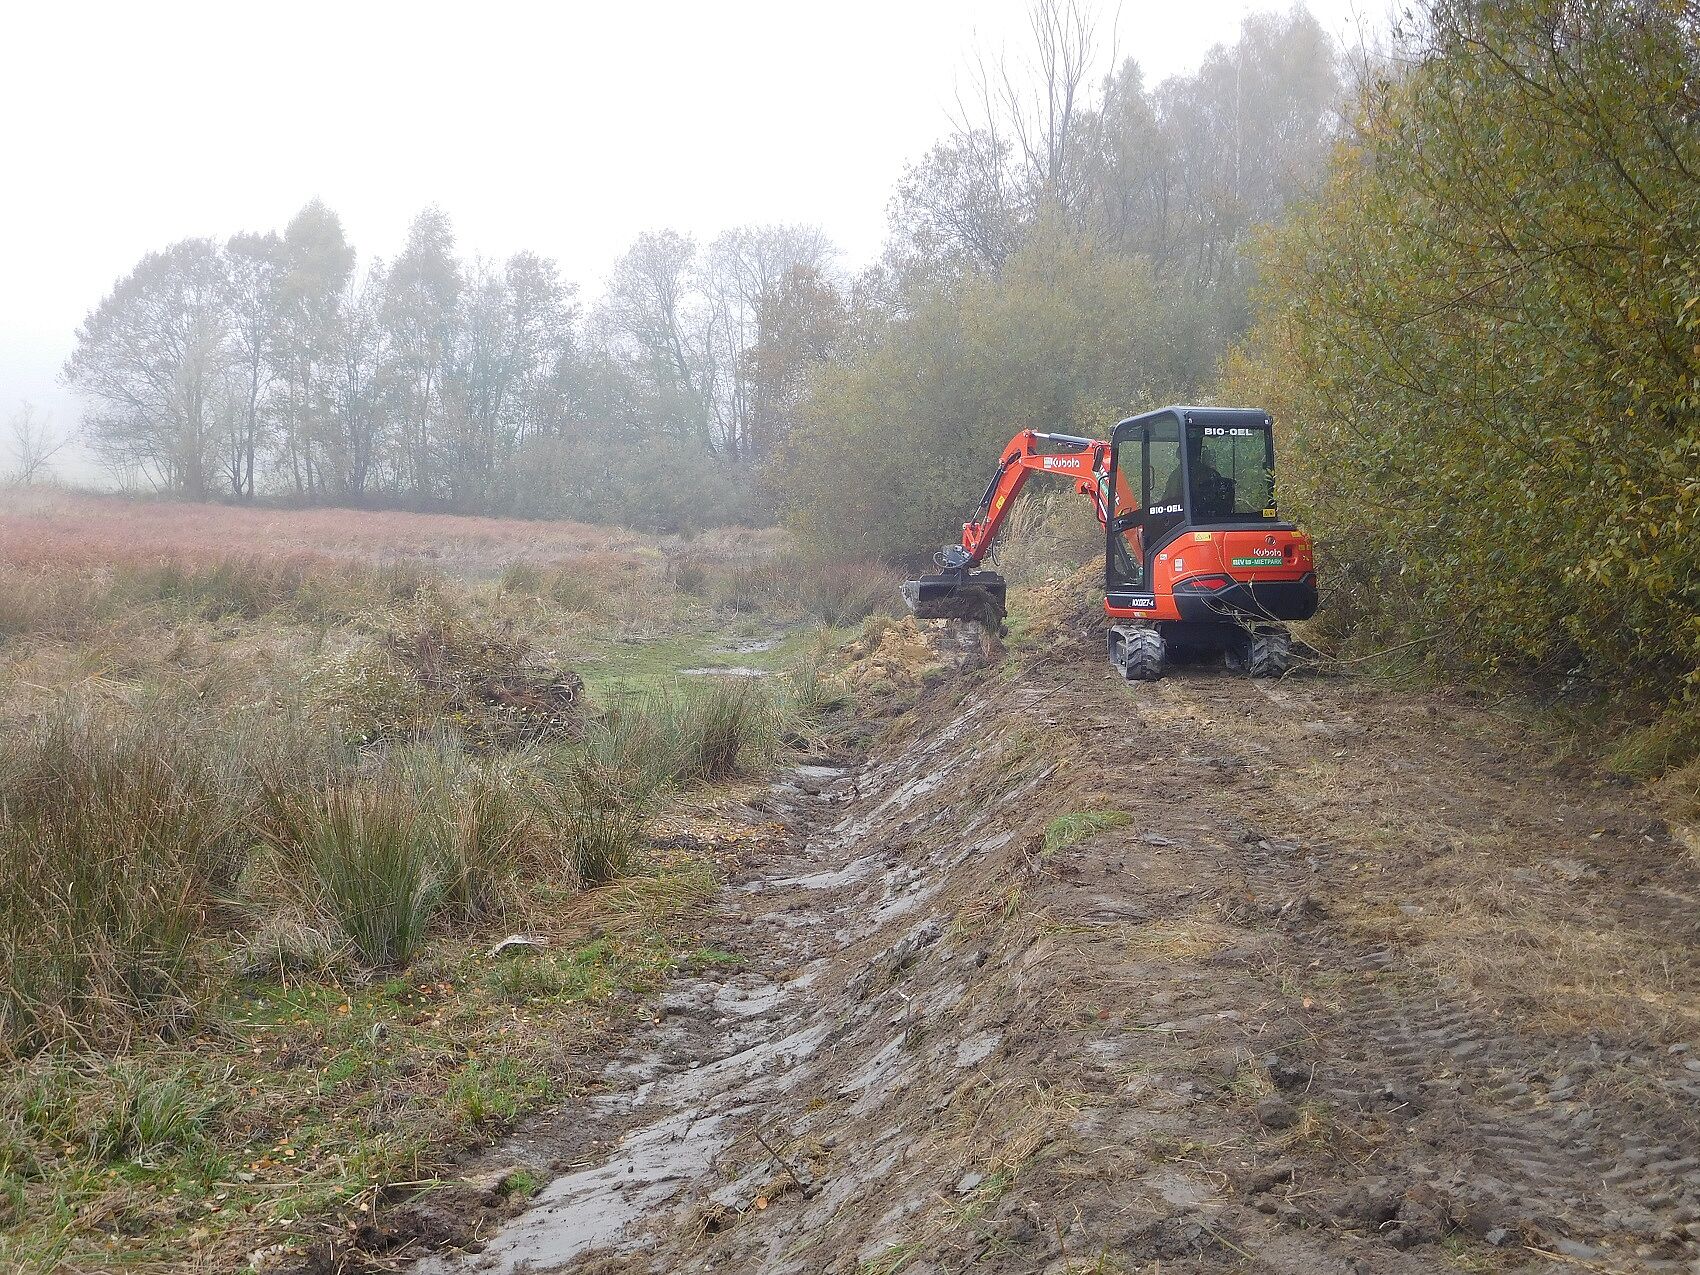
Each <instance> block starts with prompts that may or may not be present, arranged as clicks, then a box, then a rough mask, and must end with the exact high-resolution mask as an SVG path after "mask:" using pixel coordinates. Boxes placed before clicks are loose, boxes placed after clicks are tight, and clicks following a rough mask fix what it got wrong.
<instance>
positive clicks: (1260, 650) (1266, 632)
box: [1228, 628, 1293, 677]
mask: <svg viewBox="0 0 1700 1275" xmlns="http://www.w3.org/2000/svg"><path fill="white" fill-rule="evenodd" d="M1228 659H1229V664H1230V666H1231V667H1234V668H1238V669H1242V670H1244V671H1245V673H1246V675H1247V676H1249V677H1284V676H1286V673H1287V670H1288V669H1290V668H1291V667H1292V666H1293V639H1292V636H1291V635H1290V634H1289V633H1288V632H1287V630H1286V629H1282V628H1259V629H1250V630H1248V631H1247V632H1246V634H1245V636H1244V637H1243V638H1241V639H1240V642H1239V644H1238V646H1237V647H1233V648H1230V649H1229V651H1228Z"/></svg>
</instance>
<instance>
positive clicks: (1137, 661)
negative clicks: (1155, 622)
mask: <svg viewBox="0 0 1700 1275" xmlns="http://www.w3.org/2000/svg"><path fill="white" fill-rule="evenodd" d="M1112 634H1113V637H1114V639H1115V647H1114V654H1113V656H1112V657H1111V658H1112V660H1113V661H1114V663H1115V665H1116V667H1117V668H1118V669H1120V670H1121V675H1122V677H1124V678H1125V679H1127V680H1128V681H1130V682H1155V681H1156V680H1157V679H1158V678H1160V677H1162V676H1163V664H1164V662H1165V659H1166V657H1167V654H1168V650H1167V644H1166V643H1165V642H1164V641H1163V635H1162V634H1161V633H1160V632H1158V631H1157V630H1156V629H1155V628H1151V627H1148V626H1146V625H1138V626H1132V625H1130V626H1127V627H1123V626H1120V625H1118V626H1117V627H1116V628H1115V629H1114V630H1112Z"/></svg>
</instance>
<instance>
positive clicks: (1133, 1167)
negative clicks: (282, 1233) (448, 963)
mask: <svg viewBox="0 0 1700 1275" xmlns="http://www.w3.org/2000/svg"><path fill="white" fill-rule="evenodd" d="M1099 660H1100V653H1099V652H1098V651H1097V650H1096V649H1090V648H1089V647H1088V646H1087V645H1086V644H1085V643H1084V642H1065V643H1064V644H1062V645H1060V646H1059V647H1057V648H1056V649H1055V650H1052V651H1049V652H1047V653H1045V654H1043V655H1039V656H1033V657H1027V658H1026V659H1025V660H1024V662H1022V663H1021V665H1020V667H1019V669H1018V670H1017V672H1016V675H1015V676H1008V675H1007V673H1008V671H1009V670H1008V669H1007V668H1006V669H1004V670H1001V671H1000V670H990V671H987V672H983V673H980V674H976V675H971V676H968V677H964V678H961V679H957V680H954V681H951V682H949V683H947V684H945V685H943V686H940V687H938V688H936V689H934V690H933V691H932V692H930V693H929V694H928V695H927V696H926V697H925V698H924V699H923V700H922V702H921V703H920V705H919V706H918V707H917V708H916V709H915V710H914V711H912V712H911V713H910V714H909V715H908V717H907V718H905V719H904V720H903V721H902V722H901V723H899V724H897V725H896V726H895V727H894V729H893V730H892V731H891V732H890V734H889V736H888V738H886V739H885V740H884V742H882V743H880V744H879V745H877V746H875V747H874V749H873V750H872V753H871V755H870V756H868V757H867V758H866V759H864V760H862V761H861V762H859V763H858V764H857V765H855V766H853V767H848V768H845V769H842V770H841V769H836V768H809V769H804V770H802V771H799V772H797V774H796V775H795V776H793V778H792V779H791V780H790V781H789V782H788V783H787V784H786V785H783V786H782V787H781V788H779V789H778V790H776V792H775V794H774V797H773V799H772V809H771V810H770V811H767V812H764V813H766V814H768V815H769V816H770V817H772V818H774V819H777V820H780V821H783V822H784V823H785V824H786V825H787V826H788V827H789V829H790V831H791V836H790V840H789V843H788V845H787V846H786V848H785V849H783V850H782V851H778V852H775V853H773V854H770V855H769V856H767V857H766V858H765V859H764V860H763V861H760V862H751V863H748V864H746V865H745V866H744V872H743V875H742V877H741V878H740V879H738V880H735V881H734V882H733V883H731V885H730V886H729V887H728V888H727V889H726V890H725V891H723V893H722V895H721V897H720V898H719V900H718V902H717V903H716V905H715V913H714V915H713V916H712V918H710V919H709V920H708V922H707V926H708V931H709V935H710V938H711V941H713V942H715V943H717V944H718V945H720V946H722V947H724V948H725V949H726V950H727V951H728V952H731V953H733V954H735V955H736V956H737V958H738V962H739V963H738V964H736V965H733V966H728V967H725V968H724V969H722V970H721V971H720V972H718V973H716V974H714V975H711V976H708V977H704V978H701V979H694V980H688V981H680V982H676V983H674V984H673V985H671V986H670V988H669V990H667V992H666V993H665V995H664V997H663V998H662V1000H661V1002H660V1004H659V1005H658V1007H657V1012H656V1015H655V1022H654V1024H653V1026H652V1027H651V1028H650V1029H649V1030H647V1031H645V1032H642V1033H640V1034H639V1035H638V1036H637V1037H635V1038H634V1039H633V1040H632V1041H631V1042H630V1043H629V1045H628V1046H627V1048H626V1049H625V1051H624V1052H623V1054H622V1055H621V1056H620V1057H617V1058H615V1059H614V1060H612V1061H611V1062H610V1063H609V1065H608V1067H607V1069H606V1071H605V1072H604V1074H603V1082H602V1085H601V1089H600V1092H599V1093H597V1094H596V1095H595V1096H594V1097H592V1098H591V1099H590V1100H589V1101H588V1102H587V1103H585V1104H583V1105H582V1106H579V1107H577V1108H575V1109H572V1110H566V1111H561V1112H558V1113H555V1114H554V1115H553V1116H552V1117H551V1118H550V1119H549V1120H548V1121H545V1122H542V1123H539V1124H538V1125H536V1126H534V1127H531V1128H529V1129H527V1130H526V1131H524V1132H523V1133H522V1134H520V1135H519V1136H517V1137H516V1138H515V1139H513V1140H511V1141H510V1142H509V1143H507V1144H505V1145H504V1146H502V1147H501V1148H498V1149H497V1150H496V1151H495V1152H494V1153H493V1154H492V1156H491V1158H490V1159H489V1161H488V1163H487V1165H486V1167H487V1168H488V1169H490V1170H491V1171H492V1172H495V1173H500V1171H501V1170H502V1169H503V1168H504V1167H505V1166H508V1165H520V1166H525V1167H527V1168H528V1169H529V1170H530V1171H532V1172H538V1173H540V1174H541V1175H542V1176H546V1177H552V1178H553V1181H552V1182H551V1184H550V1185H547V1186H545V1187H544V1188H543V1189H542V1191H541V1192H540V1193H539V1195H538V1196H537V1197H536V1198H535V1200H534V1201H533V1202H532V1206H531V1208H530V1210H529V1211H528V1212H526V1213H523V1214H521V1215H519V1216H517V1217H513V1218H510V1219H506V1220H503V1219H500V1218H498V1217H497V1216H496V1214H495V1213H493V1212H492V1213H490V1214H488V1215H484V1214H480V1213H479V1212H478V1211H477V1210H476V1209H473V1210H471V1211H467V1210H465V1209H463V1208H460V1206H458V1205H456V1204H454V1203H452V1200H453V1198H454V1197H444V1198H443V1200H442V1202H441V1206H440V1208H439V1210H438V1213H437V1214H436V1215H435V1217H434V1219H433V1217H432V1215H431V1214H430V1213H429V1210H430V1208H431V1206H430V1204H429V1202H427V1204H426V1205H425V1206H424V1209H423V1210H422V1211H421V1212H420V1213H419V1214H417V1216H416V1221H415V1223H414V1224H415V1225H417V1226H419V1227H420V1228H421V1229H431V1230H436V1231H437V1232H438V1234H439V1238H440V1237H441V1236H442V1235H448V1236H452V1237H454V1238H456V1239H458V1240H459V1241H460V1242H461V1243H462V1244H464V1245H466V1246H468V1247H471V1248H476V1249H477V1250H478V1251H477V1252H473V1253H470V1254H467V1255H464V1256H455V1255H453V1254H452V1253H450V1254H443V1255H440V1256H438V1257H436V1258H433V1259H431V1260H430V1262H429V1263H428V1264H427V1265H426V1266H424V1267H422V1268H421V1269H423V1270H430V1271H436V1272H444V1271H519V1270H531V1271H549V1270H570V1271H579V1272H592V1273H596V1275H613V1273H615V1272H621V1273H626V1272H638V1271H656V1272H670V1271H685V1270H693V1271H695V1270H713V1271H729V1272H731V1271H736V1272H755V1271H763V1272H793V1271H794V1272H831V1273H834V1275H850V1273H852V1272H854V1273H857V1275H896V1273H897V1272H899V1271H903V1272H910V1273H912V1275H919V1273H921V1272H928V1273H931V1272H947V1271H948V1272H958V1271H968V1270H973V1271H989V1272H1009V1273H1014V1272H1031V1271H1045V1272H1052V1273H1060V1272H1065V1271H1096V1272H1113V1271H1124V1272H1134V1271H1147V1270H1157V1269H1161V1270H1162V1271H1165V1272H1203V1271H1219V1270H1220V1271H1230V1270H1231V1271H1284V1272H1292V1273H1293V1275H1313V1273H1318V1272H1419V1271H1424V1272H1426V1271H1437V1270H1463V1271H1494V1272H1501V1271H1527V1272H1547V1271H1551V1272H1559V1271H1620V1272H1627V1271H1673V1272H1689V1273H1691V1275H1692V1272H1696V1271H1700V995H1697V993H1700V960H1697V955H1700V871H1697V865H1696V864H1695V862H1694V860H1693V859H1692V857H1691V856H1689V855H1688V854H1686V853H1685V852H1684V851H1683V850H1682V849H1681V848H1680V847H1679V846H1678V845H1677V844H1676V843H1675V842H1674V841H1673V839H1672V837H1671V835H1670V832H1669V830H1668V829H1667V828H1666V827H1665V826H1664V825H1663V824H1662V823H1661V822H1660V821H1659V820H1658V819H1657V818H1656V817H1655V816H1654V815H1653V814H1652V813H1650V812H1649V811H1647V810H1645V809H1643V808H1642V807H1641V804H1640V802H1639V801H1638V799H1637V796H1636V794H1635V793H1634V792H1633V791H1626V790H1624V789H1622V788H1618V787H1614V786H1611V785H1610V784H1607V783H1604V782H1603V781H1601V780H1600V779H1598V778H1597V777H1595V776H1592V775H1591V774H1588V773H1583V772H1571V771H1567V770H1565V769H1563V768H1562V767H1558V766H1555V765H1553V764H1550V763H1549V761H1548V760H1547V758H1546V756H1545V755H1544V753H1543V751H1542V749H1541V747H1540V745H1539V742H1538V741H1537V740H1535V739H1533V738H1531V737H1528V736H1527V735H1525V734H1523V733H1521V732H1520V731H1519V730H1518V729H1517V728H1515V727H1514V726H1512V725H1511V724H1509V723H1507V722H1505V721H1503V720H1501V719H1499V718H1496V717H1494V716H1492V715H1491V714H1489V713H1487V712H1485V711H1483V710H1480V709H1477V708H1471V707H1468V706H1464V705H1460V704H1455V703H1451V702H1448V701H1445V700H1442V699H1438V698H1436V697H1433V696H1421V695H1414V694H1393V693H1378V692H1374V691H1369V690H1365V689H1362V688H1357V687H1354V686H1353V685H1351V684H1350V683H1343V682H1332V681H1321V680H1316V681H1290V682H1287V683H1284V684H1281V685H1276V686H1263V685H1259V684H1254V683H1251V682H1247V681H1244V680H1241V679H1238V678H1235V677H1232V676H1230V675H1226V674H1219V673H1215V672H1212V671H1204V670H1200V671H1187V672H1185V673H1183V674H1182V675H1180V676H1176V677H1174V678H1171V679H1169V680H1166V681H1164V682H1160V683H1157V684H1153V685H1135V686H1127V685H1124V684H1122V683H1121V682H1120V681H1119V679H1116V678H1114V677H1112V676H1111V675H1110V674H1109V673H1108V672H1107V670H1103V668H1102V665H1101V664H1100V662H1099ZM457 1209H458V1210H459V1211H458V1212H457V1211H456V1210H457Z"/></svg>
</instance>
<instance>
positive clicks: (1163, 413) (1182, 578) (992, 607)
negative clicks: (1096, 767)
mask: <svg viewBox="0 0 1700 1275" xmlns="http://www.w3.org/2000/svg"><path fill="white" fill-rule="evenodd" d="M1035 473H1045V474H1055V475H1057V476H1058V477H1061V478H1066V479H1068V480H1069V481H1070V482H1071V483H1072V484H1073V485H1074V489H1075V491H1077V492H1079V493H1080V494H1081V495H1082V496H1085V497H1086V498H1087V499H1088V500H1090V501H1091V502H1092V506H1093V509H1094V510H1095V511H1096V512H1097V515H1098V521H1099V522H1100V523H1102V524H1103V526H1104V611H1105V613H1106V614H1107V615H1108V616H1109V617H1110V620H1111V626H1110V631H1109V636H1108V639H1107V641H1108V645H1109V656H1110V663H1111V664H1112V665H1114V666H1115V667H1116V668H1117V669H1119V670H1120V671H1121V674H1122V676H1123V677H1125V678H1127V679H1128V680H1129V681H1134V680H1146V679H1151V678H1156V677H1161V676H1162V674H1163V669H1164V666H1165V665H1166V664H1167V663H1168V662H1169V661H1170V660H1172V659H1175V658H1177V657H1180V656H1183V655H1194V654H1222V655H1225V656H1226V658H1227V660H1228V663H1229V664H1230V665H1232V666H1234V667H1237V668H1242V669H1244V670H1245V671H1246V672H1248V673H1250V674H1251V675H1252V676H1253V677H1274V676H1279V675H1280V674H1282V673H1284V672H1286V670H1287V667H1288V665H1289V663H1290V662H1291V658H1292V641H1291V639H1290V637H1289V636H1288V634H1287V630H1286V628H1285V626H1284V625H1283V624H1282V621H1284V620H1304V619H1309V618H1310V616H1312V615H1313V614H1315V612H1316V571H1315V567H1314V565H1313V562H1312V558H1311V544H1310V537H1308V536H1306V535H1305V534H1304V532H1302V531H1300V530H1299V529H1298V528H1297V527H1295V526H1293V525H1292V524H1291V523H1287V522H1282V521H1281V518H1280V515H1279V514H1278V513H1277V512H1276V509H1275V482H1274V477H1275V436H1274V428H1273V422H1271V420H1270V418H1269V414H1268V413H1267V412H1263V411H1258V410H1255V409H1249V408H1221V407H1165V408H1161V409H1159V410H1157V411H1155V412H1147V413H1145V414H1144V415H1142V416H1133V417H1129V418H1128V419H1127V420H1124V421H1122V422H1120V423H1119V424H1117V426H1116V427H1115V430H1114V431H1113V432H1112V433H1111V435H1110V438H1109V441H1108V442H1106V441H1104V440H1103V439H1098V438H1077V437H1075V436H1073V435H1070V434H1041V433H1038V432H1037V431H1035V430H1030V429H1029V430H1023V431H1022V432H1021V433H1019V434H1017V435H1016V436H1015V437H1014V438H1012V439H1010V441H1009V446H1008V447H1006V448H1005V449H1004V453H1003V459H1002V460H1000V461H999V462H998V469H997V473H996V474H995V475H994V476H993V477H992V481H991V485H990V486H988V487H987V488H986V494H985V496H984V497H982V498H981V500H980V507H979V509H978V510H977V511H976V512H975V515H974V519H973V521H971V522H969V523H967V524H965V525H964V526H963V528H962V543H961V544H959V545H946V546H945V548H944V549H943V550H942V551H941V552H940V553H939V554H938V555H937V558H936V561H937V564H938V567H939V569H940V570H939V574H937V575H929V576H922V577H921V578H920V579H918V580H910V581H909V582H907V583H906V584H905V585H904V586H903V596H904V599H905V601H907V602H908V604H909V607H910V609H911V610H912V611H914V612H915V614H916V615H917V616H918V617H920V618H922V619H949V618H978V619H986V620H992V621H994V622H995V621H999V620H1001V619H1002V617H1003V614H1004V596H1005V585H1004V580H1003V577H1002V576H1000V575H998V574H996V573H995V572H991V571H976V570H975V568H976V567H978V566H979V565H980V564H981V562H983V561H984V560H985V558H986V557H987V555H988V554H989V553H990V552H991V550H992V544H993V541H994V540H995V539H996V538H997V534H998V530H999V529H1000V528H1001V527H1002V526H1003V523H1004V519H1005V518H1006V517H1008V515H1009V510H1010V506H1011V505H1012V504H1013V503H1014V501H1015V497H1016V496H1017V495H1018V494H1019V493H1020V491H1021V488H1022V487H1023V486H1024V485H1025V484H1026V482H1027V479H1028V478H1029V477H1030V476H1032V475H1033V474H1035Z"/></svg>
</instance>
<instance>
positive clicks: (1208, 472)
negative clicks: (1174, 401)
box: [1186, 423, 1274, 522]
mask: <svg viewBox="0 0 1700 1275" xmlns="http://www.w3.org/2000/svg"><path fill="white" fill-rule="evenodd" d="M1186 433H1187V440H1186V441H1187V461H1188V463H1189V468H1190V469H1191V470H1192V519H1193V521H1194V522H1235V521H1239V520H1241V519H1250V518H1262V517H1263V516H1264V510H1266V509H1268V508H1270V507H1271V506H1272V505H1273V504H1274V478H1273V474H1272V472H1271V468H1270V460H1271V457H1270V437H1269V428H1268V426H1264V425H1211V424H1208V423H1204V424H1189V425H1188V426H1187V431H1186Z"/></svg>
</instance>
